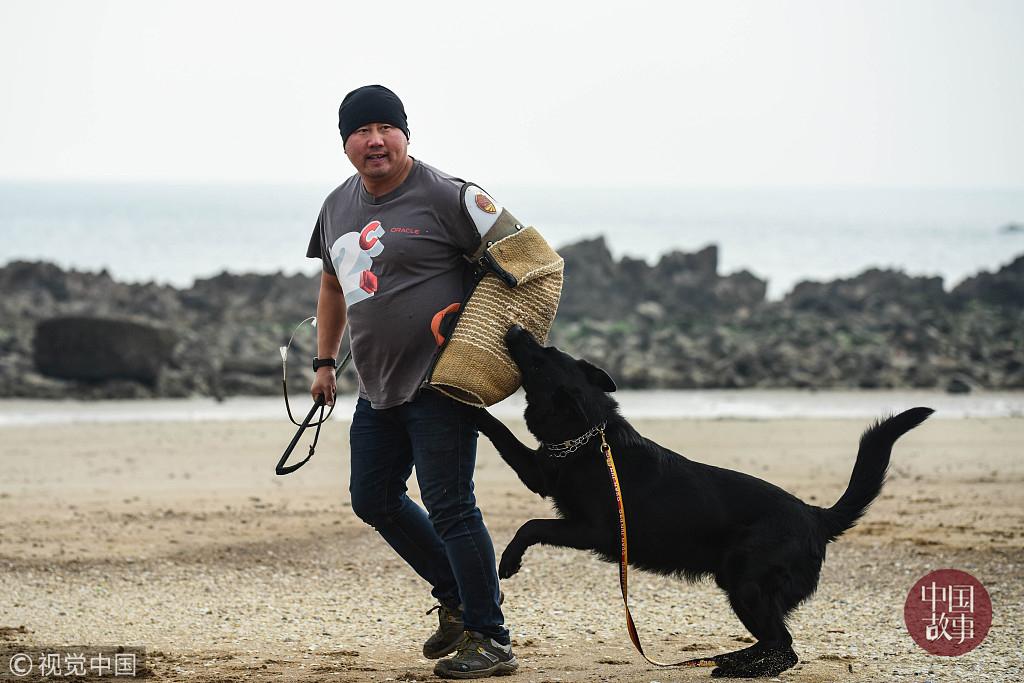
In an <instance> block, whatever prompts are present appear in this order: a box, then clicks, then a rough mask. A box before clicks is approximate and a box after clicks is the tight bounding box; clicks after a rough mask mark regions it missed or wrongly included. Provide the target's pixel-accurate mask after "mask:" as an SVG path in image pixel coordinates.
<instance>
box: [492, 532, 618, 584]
mask: <svg viewBox="0 0 1024 683" xmlns="http://www.w3.org/2000/svg"><path fill="white" fill-rule="evenodd" d="M537 543H543V544H544V545H553V546H560V547H562V548H576V549H577V550H594V549H596V547H597V543H598V538H597V535H596V534H595V533H594V530H593V527H590V526H586V525H583V524H576V523H574V522H570V521H569V520H566V519H531V520H530V521H528V522H526V523H525V524H523V525H522V526H521V527H519V530H518V531H517V532H516V535H515V536H514V537H513V538H512V540H511V541H509V543H508V545H507V546H506V547H505V552H503V553H502V554H501V562H500V563H499V564H498V576H500V577H501V578H503V579H507V578H508V577H510V576H512V575H513V574H515V573H516V572H518V571H519V568H520V567H521V566H522V563H523V553H525V552H526V549H527V548H529V547H530V546H531V545H536V544H537Z"/></svg>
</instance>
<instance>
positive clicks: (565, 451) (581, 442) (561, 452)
mask: <svg viewBox="0 0 1024 683" xmlns="http://www.w3.org/2000/svg"><path fill="white" fill-rule="evenodd" d="M606 424H608V423H607V422H602V423H601V424H599V425H597V426H596V427H594V428H593V429H591V430H590V431H588V432H587V433H586V434H584V435H583V436H577V437H576V438H575V439H569V440H568V441H563V442H561V443H556V444H544V448H546V449H547V451H548V456H549V457H552V458H564V457H566V456H568V455H570V454H572V453H575V452H576V451H578V450H579V449H580V448H582V447H583V446H586V445H587V443H589V442H590V440H591V439H592V438H594V437H595V436H596V435H598V434H601V433H603V432H604V427H605V425H606Z"/></svg>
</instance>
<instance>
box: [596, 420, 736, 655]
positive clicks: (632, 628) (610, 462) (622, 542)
mask: <svg viewBox="0 0 1024 683" xmlns="http://www.w3.org/2000/svg"><path fill="white" fill-rule="evenodd" d="M598 433H599V434H600V435H601V452H602V453H604V462H605V465H607V466H608V476H609V477H610V478H611V480H612V489H613V490H614V492H615V502H616V504H617V505H618V508H619V549H620V553H619V588H620V589H621V591H622V604H623V606H625V608H626V630H627V631H629V639H630V640H632V641H633V647H635V648H636V651H637V652H639V653H640V656H641V657H643V658H644V659H646V660H647V661H648V662H649V663H651V664H653V665H655V666H685V667H705V666H707V667H710V666H716V664H715V662H714V661H713V660H711V659H688V660H683V661H681V662H674V663H672V664H668V663H666V662H659V661H657V660H655V659H651V658H650V657H648V656H647V654H646V653H645V652H644V648H643V645H641V644H640V634H638V633H637V630H636V624H635V623H633V615H632V614H631V613H630V611H629V552H628V550H627V539H626V509H625V507H624V506H623V504H622V488H621V487H620V486H619V475H618V474H617V473H616V471H615V459H614V458H613V457H612V447H611V446H609V445H608V442H607V441H606V440H605V438H604V429H599V430H598Z"/></svg>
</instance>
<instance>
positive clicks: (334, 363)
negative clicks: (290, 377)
mask: <svg viewBox="0 0 1024 683" xmlns="http://www.w3.org/2000/svg"><path fill="white" fill-rule="evenodd" d="M328 366H330V367H332V368H334V369H335V370H337V369H338V359H337V358H317V357H316V356H313V372H316V371H317V370H319V369H320V368H326V367H328Z"/></svg>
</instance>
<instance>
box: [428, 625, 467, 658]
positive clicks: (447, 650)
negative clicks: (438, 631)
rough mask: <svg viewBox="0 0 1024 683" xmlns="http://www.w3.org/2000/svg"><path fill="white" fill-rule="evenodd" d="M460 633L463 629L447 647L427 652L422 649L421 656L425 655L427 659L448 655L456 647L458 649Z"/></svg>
mask: <svg viewBox="0 0 1024 683" xmlns="http://www.w3.org/2000/svg"><path fill="white" fill-rule="evenodd" d="M462 634H463V631H460V632H459V637H458V638H456V639H455V641H454V642H453V643H452V644H451V645H449V646H448V647H446V648H445V649H443V650H434V651H432V652H429V653H428V652H427V651H426V650H424V651H423V656H424V657H426V658H427V659H441V657H444V656H445V655H450V654H451V653H453V652H455V651H456V650H457V649H459V643H461V642H462Z"/></svg>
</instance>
